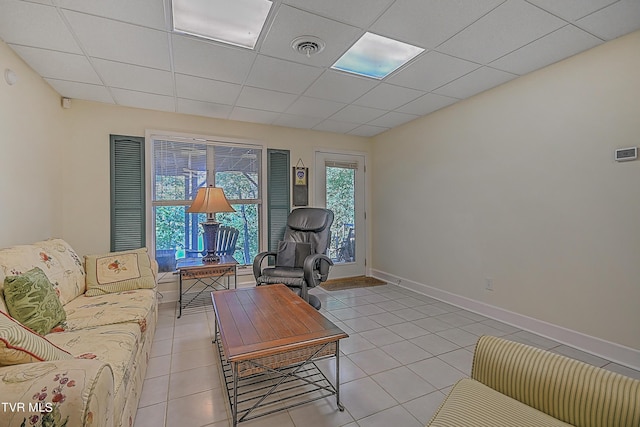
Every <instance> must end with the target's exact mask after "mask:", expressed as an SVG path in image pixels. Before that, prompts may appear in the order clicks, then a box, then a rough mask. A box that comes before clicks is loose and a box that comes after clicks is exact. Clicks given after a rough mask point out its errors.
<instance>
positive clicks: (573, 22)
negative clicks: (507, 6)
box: [495, 0, 622, 61]
mask: <svg viewBox="0 0 640 427" xmlns="http://www.w3.org/2000/svg"><path fill="white" fill-rule="evenodd" d="M524 1H525V2H527V3H529V4H530V5H531V6H534V7H536V8H538V9H540V10H542V11H544V12H546V13H548V14H549V15H552V16H554V17H555V18H558V19H560V20H562V21H564V22H566V24H567V25H571V26H573V27H575V28H577V29H579V30H581V31H584V32H585V33H587V34H589V35H592V36H593V37H595V38H597V39H599V40H602V41H603V42H605V41H607V40H606V39H604V38H602V37H600V36H598V35H597V34H593V33H592V32H590V31H589V30H587V29H585V28H582V27H580V25H578V21H580V20H582V19H584V18H586V17H587V16H591V15H593V14H594V13H598V12H600V11H602V10H604V9H606V8H608V7H610V6H613V5H614V4H616V3H620V1H622V0H618V1H615V2H613V3H611V4H609V5H606V6H602V7H601V8H599V9H598V10H594V11H593V12H591V13H587V14H586V15H584V16H581V17H580V18H577V19H573V20H569V19H566V18H563V17H562V16H559V15H557V14H555V13H553V12H551V11H548V10H546V9H545V8H543V7H541V6H538V5H537V4H535V3H531V1H530V0H524ZM567 25H563V26H562V27H560V28H564V27H566V26H567ZM560 28H558V30H559V29H560ZM556 31H557V30H556ZM552 33H553V31H552ZM549 34H551V33H549ZM547 35H548V34H547ZM543 37H544V36H543ZM498 59H500V58H496V59H495V60H496V61H497V60H498Z"/></svg>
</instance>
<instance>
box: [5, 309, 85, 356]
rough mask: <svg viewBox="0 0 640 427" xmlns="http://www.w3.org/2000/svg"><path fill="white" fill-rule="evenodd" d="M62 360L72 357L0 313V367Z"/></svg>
mask: <svg viewBox="0 0 640 427" xmlns="http://www.w3.org/2000/svg"><path fill="white" fill-rule="evenodd" d="M62 359H73V356H72V355H71V354H69V353H67V352H66V351H64V350H63V349H61V348H60V347H56V346H55V345H53V344H52V343H51V342H50V341H48V340H47V339H46V338H45V337H42V336H40V335H38V334H36V333H35V332H33V331H32V330H30V329H29V328H26V327H25V326H23V325H21V324H20V323H18V322H17V321H16V320H14V319H12V318H11V316H9V315H8V314H6V313H4V312H2V311H0V365H19V364H22V363H31V362H41V361H52V360H62Z"/></svg>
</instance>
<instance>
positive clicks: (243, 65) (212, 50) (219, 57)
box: [172, 35, 256, 83]
mask: <svg viewBox="0 0 640 427" xmlns="http://www.w3.org/2000/svg"><path fill="white" fill-rule="evenodd" d="M172 44H173V61H174V64H175V65H174V66H175V71H176V72H177V73H182V74H189V75H193V76H198V77H204V78H208V79H212V80H220V81H224V82H230V83H242V82H244V80H245V79H246V77H247V75H248V74H249V70H250V69H251V64H253V61H254V60H255V58H256V54H255V52H253V51H251V50H248V49H242V48H239V47H226V46H222V45H220V44H215V43H208V42H204V41H200V40H198V39H196V38H194V37H188V36H178V35H173V36H172Z"/></svg>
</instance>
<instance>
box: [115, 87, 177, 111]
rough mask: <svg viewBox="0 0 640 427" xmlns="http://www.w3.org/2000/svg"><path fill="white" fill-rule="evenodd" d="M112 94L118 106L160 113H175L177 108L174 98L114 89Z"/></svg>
mask: <svg viewBox="0 0 640 427" xmlns="http://www.w3.org/2000/svg"><path fill="white" fill-rule="evenodd" d="M111 93H112V94H113V97H114V98H115V100H116V103H117V104H118V105H124V106H127V107H135V108H146V109H148V110H160V111H175V108H176V107H175V99H174V98H173V97H172V96H165V95H156V94H152V93H144V92H135V91H133V90H127V89H116V88H112V89H111Z"/></svg>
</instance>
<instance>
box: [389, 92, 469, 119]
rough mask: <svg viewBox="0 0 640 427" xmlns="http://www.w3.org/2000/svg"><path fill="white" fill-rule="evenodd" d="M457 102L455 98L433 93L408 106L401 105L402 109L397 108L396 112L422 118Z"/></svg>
mask: <svg viewBox="0 0 640 427" xmlns="http://www.w3.org/2000/svg"><path fill="white" fill-rule="evenodd" d="M457 101H458V99H457V98H452V97H449V96H444V95H437V94H435V93H428V94H426V95H424V96H421V97H420V98H418V99H416V100H414V101H411V102H410V103H408V104H405V105H403V106H402V107H400V108H398V110H397V111H400V112H402V113H407V114H416V115H418V116H424V115H427V114H429V113H432V112H434V111H436V110H439V109H441V108H444V107H446V106H447V105H451V104H454V103H455V102H457Z"/></svg>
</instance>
